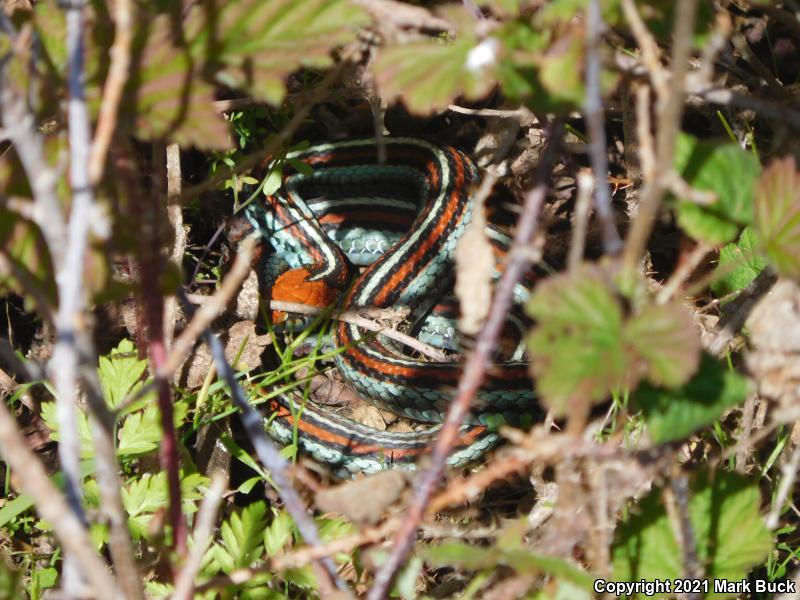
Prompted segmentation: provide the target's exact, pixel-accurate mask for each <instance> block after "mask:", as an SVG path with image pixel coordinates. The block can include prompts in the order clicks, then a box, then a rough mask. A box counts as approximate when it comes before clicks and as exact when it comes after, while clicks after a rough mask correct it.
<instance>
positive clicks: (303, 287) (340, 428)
mask: <svg viewBox="0 0 800 600" xmlns="http://www.w3.org/2000/svg"><path fill="white" fill-rule="evenodd" d="M384 143H385V151H386V162H385V163H384V164H378V163H377V148H376V143H375V141H374V140H373V139H368V140H353V141H348V142H340V143H331V144H322V145H317V146H312V147H310V148H307V149H305V150H300V151H295V152H292V153H290V154H288V155H287V157H286V158H287V160H286V162H285V163H284V164H285V165H286V167H285V169H284V172H283V182H282V186H281V188H280V189H279V190H278V191H277V192H276V193H274V194H272V195H270V196H268V197H266V198H265V199H263V200H261V201H260V202H259V203H251V204H250V205H249V206H248V207H247V209H246V211H245V216H246V218H247V219H248V221H249V222H250V224H251V225H252V226H253V227H254V228H255V229H256V230H257V231H259V232H260V234H261V235H262V236H263V237H264V238H265V239H266V240H267V241H268V242H269V244H270V245H271V246H272V248H273V251H274V254H273V259H277V261H275V260H273V262H272V263H271V264H272V265H275V264H280V265H282V266H280V267H275V266H271V267H269V270H271V273H270V274H269V275H270V277H272V279H273V283H272V290H271V294H272V298H273V299H276V300H288V301H293V302H304V303H311V304H316V305H320V306H325V305H328V304H330V303H333V302H340V304H341V306H342V307H343V308H345V309H359V308H366V307H371V308H394V307H406V308H407V309H409V311H410V314H411V315H412V320H419V319H420V318H421V317H422V316H423V315H424V314H425V313H426V312H427V311H428V310H429V309H430V307H431V305H432V304H433V303H435V302H436V300H437V298H438V297H439V296H440V295H441V292H442V291H443V289H444V288H445V287H446V286H447V284H448V282H451V281H452V276H453V273H452V269H453V267H452V257H453V254H454V252H455V248H456V244H457V243H458V240H459V238H460V236H461V234H462V233H463V232H464V229H465V228H466V226H467V223H468V222H469V220H470V216H471V212H472V205H471V200H470V195H469V193H470V190H471V188H472V187H473V185H474V184H475V182H476V181H477V180H478V179H479V175H478V171H477V168H476V167H475V166H474V164H473V162H472V161H471V160H470V159H469V158H468V157H467V156H466V155H464V154H463V153H461V152H460V151H458V150H456V149H455V148H452V147H447V146H439V145H436V144H433V143H430V142H427V141H424V140H420V139H414V138H387V139H385V140H384ZM298 162H302V163H304V164H305V165H307V166H308V167H310V168H311V169H310V172H309V169H307V168H303V169H301V170H297V168H296V167H297V165H298ZM293 165H294V166H293ZM301 166H302V165H301ZM337 208H338V209H339V210H338V211H337ZM342 213H345V214H346V215H348V216H347V217H345V218H343V217H342V216H341V214H342ZM342 220H346V221H347V222H346V223H342V222H341V221H342ZM409 222H410V228H408V230H407V231H405V232H399V231H398V228H402V227H404V226H408V224H409ZM332 224H334V225H336V226H335V227H332V226H331V225H332ZM376 224H377V226H378V228H379V231H378V233H375V232H374V229H375V227H376ZM380 228H383V229H384V230H385V231H380ZM392 235H394V238H391V236H392ZM363 238H366V239H363ZM390 238H391V239H390ZM387 240H388V241H387ZM357 264H364V265H368V266H366V268H365V269H364V270H363V272H361V273H357V272H356V267H355V265H357ZM333 342H334V345H335V346H337V347H345V348H346V349H345V350H344V351H342V352H341V353H340V354H338V355H337V357H336V365H337V367H338V369H339V371H340V373H341V374H342V376H343V377H344V378H345V379H346V380H347V381H348V382H350V383H351V384H352V386H353V387H354V388H355V389H356V390H357V391H358V392H359V393H360V394H361V395H362V396H364V397H365V398H368V399H369V400H371V401H372V402H373V403H374V404H376V405H377V406H378V407H380V408H384V409H387V410H390V411H392V412H395V413H397V414H399V415H401V416H404V417H406V418H409V419H413V420H416V421H421V422H423V423H437V422H440V421H441V419H442V415H443V413H444V412H445V411H446V410H447V404H448V402H449V401H450V399H451V397H452V392H453V390H454V389H455V387H456V385H457V383H458V377H459V373H460V368H461V365H460V364H459V363H458V362H449V363H436V362H425V361H422V360H419V359H416V358H413V357H412V356H410V355H408V354H406V353H404V352H402V351H401V350H400V349H398V348H396V347H395V346H392V345H391V344H390V343H389V342H388V341H387V340H384V339H382V338H381V337H380V336H377V337H375V336H366V335H365V334H364V333H362V332H361V331H360V330H359V328H358V327H357V326H355V325H352V324H349V323H346V322H338V323H336V324H334V325H333ZM473 404H474V409H473V415H472V417H471V419H470V422H469V423H468V424H467V425H465V426H464V428H463V429H462V434H461V439H460V440H459V443H458V445H457V447H456V449H455V451H454V453H453V454H452V455H451V457H450V459H449V462H450V464H451V465H462V464H465V463H467V462H470V461H474V460H476V459H477V458H479V457H480V456H481V455H482V454H483V453H484V452H485V451H486V450H487V449H488V448H489V447H490V446H492V445H493V444H494V443H495V442H496V440H497V437H498V436H497V434H496V433H495V432H494V431H493V430H492V429H493V427H492V426H493V425H494V424H496V423H497V422H498V421H499V422H506V421H512V422H516V421H519V418H520V417H521V416H522V417H523V418H524V417H526V416H530V415H531V414H533V413H535V412H537V409H536V404H535V401H534V398H533V391H532V384H531V382H530V380H529V378H528V375H527V365H526V364H525V363H524V362H523V361H514V362H503V363H498V364H496V365H494V366H493V368H491V369H490V370H489V372H488V373H487V376H486V380H485V384H484V387H483V389H482V391H481V392H480V394H479V396H478V398H476V400H475V402H474V403H473ZM269 407H270V408H271V410H272V413H273V415H272V419H271V420H269V423H268V429H269V432H270V433H271V435H273V437H275V438H277V439H278V440H280V441H281V442H283V443H289V442H291V441H292V439H293V438H294V436H295V435H296V436H297V442H298V444H299V446H300V448H301V449H302V450H303V451H305V452H307V453H309V454H310V455H312V457H314V458H315V459H317V460H318V461H321V462H324V463H328V464H332V465H334V466H335V467H337V468H338V469H339V470H340V471H346V472H350V473H354V472H359V471H364V472H374V471H378V470H381V469H385V468H388V467H391V466H404V467H406V468H413V465H414V463H415V461H416V459H417V458H418V457H419V456H420V455H421V454H422V453H423V452H424V451H425V450H426V449H427V448H428V447H429V446H430V445H431V443H432V440H433V438H434V437H435V435H436V433H437V431H438V426H436V425H434V426H432V427H428V428H426V429H425V430H423V431H415V432H408V433H405V432H403V433H401V432H387V431H379V430H377V429H374V428H371V427H368V426H366V425H362V424H359V423H357V422H355V421H353V420H350V419H347V418H345V417H342V416H339V415H337V414H335V413H332V412H329V411H326V410H325V409H323V408H320V407H317V406H316V405H314V404H313V403H310V402H309V403H307V404H306V405H304V406H302V407H301V406H300V405H299V403H298V401H297V400H296V399H295V398H293V397H292V396H291V395H289V394H286V395H280V396H278V397H276V398H274V399H273V400H271V402H270V404H269Z"/></svg>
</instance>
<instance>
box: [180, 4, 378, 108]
mask: <svg viewBox="0 0 800 600" xmlns="http://www.w3.org/2000/svg"><path fill="white" fill-rule="evenodd" d="M216 9H217V10H216V11H215V12H214V14H209V15H203V16H201V15H199V14H196V15H195V19H197V20H198V22H202V23H203V31H202V32H201V33H198V35H197V36H196V37H195V38H194V40H195V41H194V47H195V50H196V52H197V51H202V52H205V44H208V43H209V41H208V38H209V37H210V38H211V39H213V44H214V50H215V53H214V57H213V58H214V59H215V60H217V61H218V62H219V63H220V65H221V66H222V69H221V70H220V71H219V73H218V74H217V79H218V81H219V82H220V83H222V84H224V85H228V86H231V87H240V88H244V89H246V90H248V91H249V92H250V93H251V94H252V95H253V96H255V97H257V98H260V99H262V100H265V101H267V102H270V103H272V104H279V103H280V102H281V101H282V100H283V98H284V96H285V95H286V87H285V84H284V80H285V79H286V77H287V76H288V75H289V74H290V73H292V72H293V71H296V70H297V69H299V68H301V67H305V68H324V67H327V66H330V65H331V64H332V59H331V51H332V50H333V49H334V48H336V47H338V46H341V45H343V44H346V43H348V42H350V41H352V40H353V39H354V38H355V35H356V32H357V28H358V27H359V26H361V25H365V24H367V23H368V22H369V20H370V19H369V17H368V15H367V13H366V12H365V11H364V10H363V9H362V8H360V7H359V6H356V5H355V4H354V3H351V2H348V1H347V0H241V1H238V2H226V3H223V4H220V5H219V6H218V7H216Z"/></svg>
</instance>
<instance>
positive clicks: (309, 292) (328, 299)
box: [272, 267, 339, 323]
mask: <svg viewBox="0 0 800 600" xmlns="http://www.w3.org/2000/svg"><path fill="white" fill-rule="evenodd" d="M310 275H311V274H310V273H309V271H308V269H304V268H302V267H301V268H299V269H290V270H289V271H286V272H285V273H283V274H282V275H280V276H279V277H278V278H277V279H276V280H275V283H274V284H273V286H272V299H273V300H279V301H281V302H296V303H298V304H307V305H311V306H318V307H319V308H325V307H327V306H330V305H331V304H333V303H334V302H336V299H337V297H338V295H339V291H338V290H336V289H334V288H332V287H330V286H329V285H328V284H327V283H325V282H324V281H309V280H308V278H309V276H310ZM286 319H287V314H286V313H285V312H284V311H281V310H275V311H272V322H273V323H283V322H284V321H285V320H286Z"/></svg>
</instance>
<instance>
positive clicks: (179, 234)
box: [164, 144, 186, 348]
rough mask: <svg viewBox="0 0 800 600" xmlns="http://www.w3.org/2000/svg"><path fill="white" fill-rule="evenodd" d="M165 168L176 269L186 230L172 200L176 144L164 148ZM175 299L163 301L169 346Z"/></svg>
mask: <svg viewBox="0 0 800 600" xmlns="http://www.w3.org/2000/svg"><path fill="white" fill-rule="evenodd" d="M166 170H167V217H168V218H169V223H170V226H171V228H172V231H173V235H174V241H173V243H172V252H171V253H170V262H171V263H172V264H173V265H174V266H175V268H176V269H178V271H180V270H181V267H182V265H183V254H184V252H185V251H186V230H185V229H184V227H183V211H182V210H181V206H180V204H178V203H177V202H175V201H174V198H177V197H178V196H179V195H180V193H181V150H180V148H179V147H178V144H169V145H167V148H166ZM177 306H178V303H177V300H176V299H175V296H170V297H168V298H166V300H165V302H164V343H166V345H167V347H168V348H169V347H170V346H171V345H172V337H173V335H174V333H175V321H176V310H177Z"/></svg>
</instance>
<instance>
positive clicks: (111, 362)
mask: <svg viewBox="0 0 800 600" xmlns="http://www.w3.org/2000/svg"><path fill="white" fill-rule="evenodd" d="M146 369H147V361H146V360H141V359H139V356H138V353H137V351H136V348H135V347H134V345H133V342H131V341H130V340H122V341H121V342H120V343H119V345H117V347H116V348H114V349H113V350H112V351H111V352H110V353H109V354H107V355H106V356H101V357H100V366H99V367H98V369H97V374H98V375H99V377H100V385H101V386H102V388H103V395H104V396H105V399H106V402H107V403H108V405H109V406H110V407H111V408H116V407H117V406H119V404H120V402H122V401H123V400H124V399H125V397H126V396H128V395H129V394H131V393H133V392H135V391H136V390H138V389H139V388H140V387H142V380H141V378H142V375H143V374H144V372H145V370H146Z"/></svg>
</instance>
